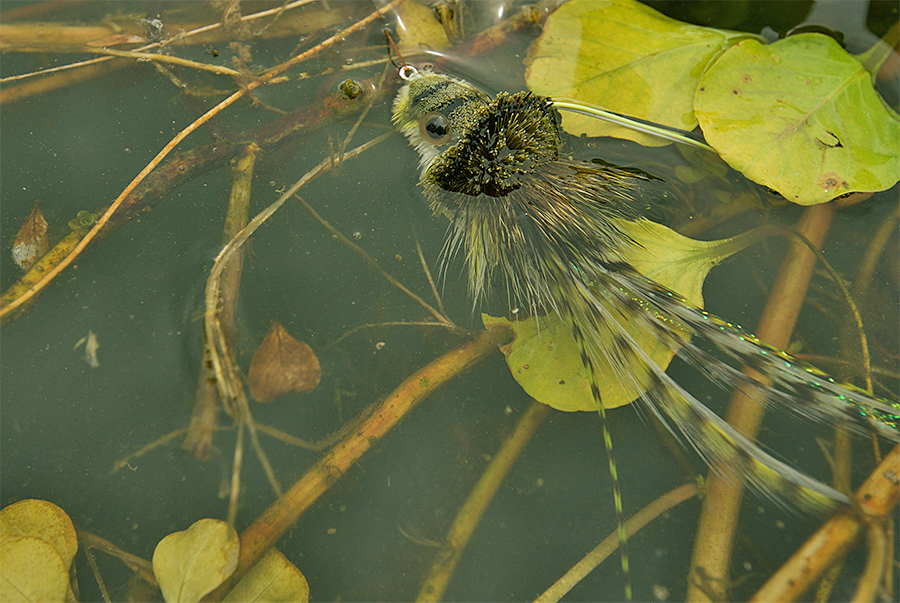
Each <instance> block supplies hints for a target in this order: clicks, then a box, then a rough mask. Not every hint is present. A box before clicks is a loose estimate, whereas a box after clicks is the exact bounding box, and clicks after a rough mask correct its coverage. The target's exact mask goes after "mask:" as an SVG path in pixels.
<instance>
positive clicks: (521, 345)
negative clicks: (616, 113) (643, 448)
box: [481, 219, 757, 412]
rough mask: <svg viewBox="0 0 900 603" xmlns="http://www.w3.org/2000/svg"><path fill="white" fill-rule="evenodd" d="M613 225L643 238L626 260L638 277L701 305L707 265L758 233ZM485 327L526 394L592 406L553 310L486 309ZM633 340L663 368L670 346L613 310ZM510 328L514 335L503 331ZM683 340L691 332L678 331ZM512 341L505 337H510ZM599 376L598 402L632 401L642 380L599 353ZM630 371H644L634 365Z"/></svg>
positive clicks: (568, 335) (567, 333)
mask: <svg viewBox="0 0 900 603" xmlns="http://www.w3.org/2000/svg"><path fill="white" fill-rule="evenodd" d="M615 222H616V226H617V227H618V228H619V229H620V230H622V231H623V232H625V233H626V234H628V235H629V236H631V237H632V239H634V240H635V241H637V242H638V243H640V244H641V247H640V248H636V249H634V251H633V252H632V253H631V254H630V257H629V258H628V260H629V263H631V265H632V266H634V267H635V268H637V269H638V270H639V271H640V272H641V273H642V274H643V275H644V276H646V277H648V278H651V279H653V280H655V281H656V282H658V283H660V284H662V285H665V286H666V287H668V288H669V289H671V290H673V291H675V292H677V293H679V294H681V296H682V297H684V298H685V299H687V300H688V301H690V302H691V303H692V304H694V305H695V306H698V307H702V306H703V281H704V279H705V278H706V275H707V274H708V273H709V271H710V269H711V268H712V267H713V266H715V265H716V264H718V263H719V262H721V261H722V260H724V259H725V258H727V257H728V256H730V255H732V254H734V253H736V252H738V251H740V250H741V249H743V248H744V247H746V246H747V245H749V244H750V243H751V242H753V241H754V240H756V237H757V235H756V233H755V232H754V231H751V232H748V233H745V234H743V235H740V236H738V237H733V238H730V239H722V240H720V241H695V240H694V239H690V238H688V237H684V236H682V235H680V234H678V233H676V232H675V231H673V230H671V229H669V228H667V227H665V226H662V225H660V224H657V223H655V222H651V221H649V220H645V219H640V220H637V221H628V220H615ZM481 318H482V321H483V322H484V326H485V328H486V329H487V330H488V331H490V332H491V333H493V334H494V335H495V338H496V339H497V340H498V341H504V342H506V341H508V342H509V343H505V344H504V345H501V346H500V351H501V352H503V354H504V356H506V363H507V365H508V366H509V370H510V372H511V373H512V376H513V378H514V379H515V380H516V381H518V382H519V384H520V385H521V386H522V388H523V389H524V390H525V391H526V392H528V394H529V395H530V396H531V397H532V398H534V399H535V400H537V401H538V402H542V403H544V404H547V405H548V406H552V407H553V408H555V409H557V410H563V411H567V412H573V411H578V410H586V411H596V410H597V407H596V403H595V402H594V398H593V396H592V395H591V390H590V383H589V382H588V379H587V372H586V369H585V368H584V363H583V362H582V361H581V351H580V349H579V347H578V344H577V343H576V342H575V338H574V337H573V336H572V331H571V329H570V328H569V326H568V325H567V324H566V323H564V322H563V321H562V320H561V319H560V317H559V316H558V315H556V314H549V315H545V316H541V317H536V318H535V317H531V318H527V319H525V320H507V319H506V318H501V317H494V316H490V315H488V314H482V315H481ZM614 318H615V319H616V320H618V321H619V324H621V325H622V327H623V328H624V329H625V331H627V332H628V333H629V334H630V335H631V336H632V338H634V341H635V343H637V344H638V345H640V346H641V347H642V348H643V350H644V351H645V352H646V353H647V354H648V355H649V356H650V358H651V359H653V361H654V362H655V363H656V364H657V365H659V366H660V367H661V368H663V369H665V368H666V367H667V366H669V363H670V362H671V361H672V357H673V356H674V354H675V352H674V351H672V350H671V349H670V348H669V347H668V346H666V345H665V344H663V343H662V342H660V341H659V340H658V339H657V338H656V336H655V335H654V334H653V333H651V332H649V331H647V330H645V329H641V328H640V327H636V323H634V322H628V321H626V320H625V319H624V318H622V317H621V316H615V317H614ZM507 330H508V331H510V332H511V333H512V337H509V336H508V332H507ZM682 334H683V336H684V338H685V339H688V338H689V336H690V335H689V333H687V332H682ZM510 340H511V341H510ZM597 364H598V371H597V373H598V374H597V379H598V385H599V386H600V396H601V399H602V400H603V406H604V407H606V408H617V407H619V406H624V405H625V404H630V403H631V402H633V401H634V400H635V399H637V398H638V396H640V395H641V394H642V393H643V392H644V390H645V389H646V384H643V385H644V386H643V387H641V388H636V387H634V386H632V385H629V384H623V383H621V382H620V381H619V380H618V379H617V378H616V377H615V375H616V374H617V372H616V371H615V370H613V369H612V368H611V367H610V366H609V364H608V363H607V362H606V360H605V359H604V358H603V357H601V358H599V359H597ZM635 374H636V375H643V374H645V372H644V371H642V370H636V371H635Z"/></svg>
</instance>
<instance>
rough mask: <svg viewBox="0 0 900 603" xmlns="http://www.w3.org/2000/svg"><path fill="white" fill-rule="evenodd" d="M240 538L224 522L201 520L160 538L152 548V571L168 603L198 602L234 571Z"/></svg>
mask: <svg viewBox="0 0 900 603" xmlns="http://www.w3.org/2000/svg"><path fill="white" fill-rule="evenodd" d="M238 546H239V540H238V535H237V532H235V531H234V528H232V527H231V526H229V525H228V524H227V523H225V522H224V521H219V520H218V519H201V520H199V521H197V522H195V523H194V525H192V526H191V527H190V528H188V529H187V530H185V531H183V532H175V533H174V534H169V535H168V536H166V537H165V538H163V539H162V540H161V541H160V543H159V544H158V545H156V550H155V551H153V573H154V574H155V575H156V581H157V582H158V583H159V588H160V590H162V594H163V598H164V599H165V600H166V601H167V603H175V602H176V601H178V602H188V601H199V600H200V599H201V598H202V597H203V596H204V595H206V594H207V593H209V592H212V590H213V589H214V588H216V587H217V586H219V585H220V584H222V582H224V581H225V580H226V579H228V577H229V576H230V575H231V574H232V573H234V568H236V567H237V560H238Z"/></svg>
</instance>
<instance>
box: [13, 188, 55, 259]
mask: <svg viewBox="0 0 900 603" xmlns="http://www.w3.org/2000/svg"><path fill="white" fill-rule="evenodd" d="M49 249H50V242H49V240H48V239H47V220H45V219H44V214H43V213H41V202H40V201H38V202H37V203H35V204H34V209H32V210H31V213H30V214H28V217H27V218H25V222H23V223H22V228H20V229H19V234H17V235H16V239H15V240H14V241H13V245H12V257H13V261H15V263H16V266H18V267H19V268H21V269H22V270H28V269H29V268H31V267H32V266H33V265H34V263H35V262H37V261H38V260H39V259H41V258H42V257H43V256H44V254H45V253H47V251H49Z"/></svg>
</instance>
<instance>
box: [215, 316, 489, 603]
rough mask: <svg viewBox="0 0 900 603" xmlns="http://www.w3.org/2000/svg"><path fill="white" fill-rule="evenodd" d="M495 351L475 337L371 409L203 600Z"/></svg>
mask: <svg viewBox="0 0 900 603" xmlns="http://www.w3.org/2000/svg"><path fill="white" fill-rule="evenodd" d="M496 349H497V348H496V345H495V344H494V341H493V339H492V338H491V336H490V334H489V333H488V332H487V331H482V332H480V333H479V334H478V335H477V336H476V337H475V338H474V339H472V340H470V341H468V342H466V343H465V344H463V345H461V346H460V347H458V348H456V349H454V350H451V351H450V352H447V353H446V354H444V355H443V356H441V357H440V358H438V359H437V360H435V361H433V362H432V363H431V364H429V365H428V366H426V367H424V368H422V369H420V370H418V371H416V372H415V373H413V374H412V375H410V376H409V377H408V378H407V379H406V380H405V381H404V382H403V383H401V384H400V385H399V386H398V387H397V389H395V390H394V391H393V392H392V393H391V394H390V395H389V396H388V397H387V398H386V399H385V400H384V401H383V402H382V403H381V404H379V405H378V406H377V407H376V408H374V409H373V410H372V411H371V413H370V414H369V415H368V417H367V418H366V419H365V421H364V422H362V423H361V424H360V426H359V428H358V429H354V430H353V431H352V432H350V433H349V434H348V435H347V437H345V438H344V439H343V440H342V441H341V442H339V443H338V444H336V445H335V446H334V448H332V449H331V450H330V451H329V452H328V453H327V454H326V455H325V456H323V457H322V458H321V459H320V460H319V461H318V462H317V463H316V464H315V465H313V466H312V467H310V469H309V470H307V472H306V473H305V474H304V476H303V477H302V478H300V480H299V481H298V482H297V483H295V484H294V485H293V486H292V487H291V489H290V490H288V491H287V492H285V494H284V497H283V498H282V499H281V500H279V501H278V502H276V503H275V504H273V505H272V506H271V507H269V509H268V510H267V511H266V512H264V513H263V514H262V515H261V516H260V517H258V518H257V520H256V521H255V522H253V524H252V525H251V526H250V527H248V528H247V529H246V530H245V531H244V533H243V534H241V546H240V557H239V559H238V566H237V569H236V570H235V572H234V574H233V575H232V576H231V577H230V578H229V579H228V580H227V581H226V582H225V583H224V584H223V585H222V586H220V587H219V588H217V589H216V590H215V591H213V593H211V594H210V595H208V596H207V597H206V599H204V600H210V601H218V600H221V599H222V597H223V596H225V594H227V593H228V591H229V590H231V588H232V587H233V586H234V584H236V583H237V581H238V580H240V578H241V577H242V576H243V575H244V573H245V572H246V571H247V570H248V569H250V568H251V567H253V565H255V564H256V562H257V561H258V560H259V559H260V558H262V555H263V554H264V553H265V552H266V551H267V550H269V548H271V547H272V546H273V545H274V544H275V543H276V542H277V541H278V539H279V538H281V535H282V534H284V532H285V531H286V530H287V529H288V528H289V527H290V526H291V525H292V524H293V523H294V522H295V521H296V520H297V519H298V518H299V517H300V515H302V514H303V512H304V511H306V509H308V508H309V507H310V506H311V505H312V504H313V503H314V502H315V501H316V500H317V499H318V498H319V496H321V495H322V494H323V493H324V492H325V491H326V490H327V489H328V488H329V487H331V486H332V485H333V484H334V483H335V482H337V481H338V480H339V479H340V478H341V476H342V475H343V474H344V473H346V472H347V470H348V469H349V468H350V467H351V466H352V465H353V464H354V463H355V462H356V461H357V460H358V459H359V458H360V457H361V456H362V455H363V454H365V453H366V452H367V451H369V450H370V449H371V448H372V447H373V446H374V445H375V444H376V443H377V442H378V440H379V439H381V438H383V437H384V436H385V435H386V434H387V433H388V432H389V431H390V430H391V428H393V427H394V426H395V425H396V424H397V423H398V422H399V421H400V419H401V418H403V417H404V416H406V414H407V413H409V412H410V411H411V410H412V409H413V408H415V406H416V405H418V404H419V403H420V402H422V401H423V400H424V399H425V398H427V397H428V396H429V395H430V394H431V393H432V392H434V391H435V390H436V389H437V388H439V387H440V386H442V385H443V384H444V383H446V382H447V381H448V380H450V379H451V378H452V377H454V376H456V375H459V374H460V373H462V372H464V371H466V370H467V369H469V368H471V367H473V366H475V365H476V364H478V363H479V362H481V361H482V360H483V359H484V358H486V357H487V356H488V355H489V354H490V353H491V352H493V351H494V350H496Z"/></svg>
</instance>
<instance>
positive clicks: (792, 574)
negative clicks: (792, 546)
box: [689, 444, 900, 602]
mask: <svg viewBox="0 0 900 603" xmlns="http://www.w3.org/2000/svg"><path fill="white" fill-rule="evenodd" d="M898 467H900V444H898V445H897V446H895V447H894V449H893V450H891V451H890V452H889V453H888V454H887V455H886V456H885V457H884V459H883V460H882V461H881V463H880V464H879V465H878V467H877V468H876V469H875V471H874V472H873V473H872V475H870V476H869V477H868V479H866V481H865V482H864V483H863V485H862V486H861V487H860V488H859V490H857V492H856V499H857V501H858V502H859V511H857V510H856V509H854V508H848V509H845V510H844V511H842V512H840V513H838V514H837V515H835V516H834V517H832V518H831V519H830V520H828V522H826V523H825V525H823V526H822V527H821V528H819V529H818V530H817V531H816V533H815V534H813V535H812V536H810V537H809V539H808V540H807V541H806V542H805V543H804V544H803V546H801V547H800V548H799V549H798V550H797V552H795V553H794V554H793V555H792V556H791V558H790V559H789V560H788V561H787V562H786V563H785V564H784V565H782V566H781V568H779V570H778V571H777V572H776V573H775V574H774V575H773V576H772V577H771V578H769V580H768V581H767V582H766V583H765V584H764V585H763V587H762V588H761V589H759V591H757V593H756V594H755V595H753V598H752V599H751V601H759V602H770V601H797V600H799V599H800V598H801V597H802V596H803V595H804V593H805V592H806V591H807V590H808V589H809V588H810V587H812V586H813V585H814V584H816V582H818V581H819V580H820V579H821V578H822V576H823V575H824V574H825V572H827V571H828V569H829V568H830V567H832V566H833V565H834V564H836V563H838V562H839V561H840V560H841V559H843V558H844V557H845V556H846V555H847V553H848V552H850V550H851V549H853V547H854V546H856V544H857V543H858V542H859V540H860V539H861V538H862V537H863V535H864V534H865V533H866V532H867V530H868V524H875V525H878V526H879V527H881V525H883V523H884V522H885V521H887V520H888V519H889V518H890V517H891V516H892V515H893V513H894V510H895V508H896V506H897V501H898V499H900V480H898ZM877 539H878V536H877V534H876V535H874V537H873V540H874V542H871V541H870V544H872V545H875V546H878V543H877ZM876 554H877V553H876ZM876 562H877V561H876ZM873 573H874V570H873ZM870 580H871V578H870ZM857 592H858V594H859V591H857ZM689 600H690V599H689ZM854 600H861V599H854ZM868 600H871V599H868Z"/></svg>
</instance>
